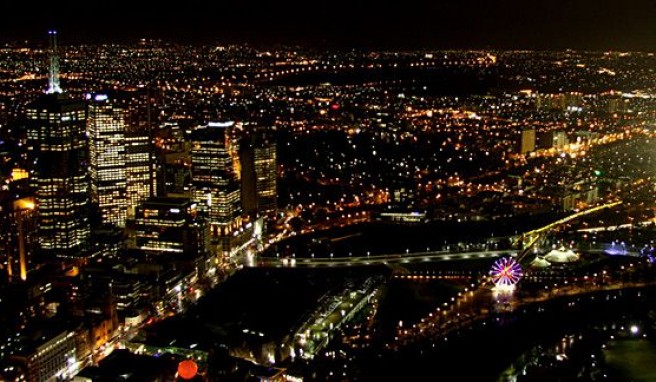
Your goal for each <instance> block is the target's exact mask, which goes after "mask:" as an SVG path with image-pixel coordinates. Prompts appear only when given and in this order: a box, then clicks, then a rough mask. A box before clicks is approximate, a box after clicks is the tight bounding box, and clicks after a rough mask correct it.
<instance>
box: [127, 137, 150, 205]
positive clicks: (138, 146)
mask: <svg viewBox="0 0 656 382" xmlns="http://www.w3.org/2000/svg"><path fill="white" fill-rule="evenodd" d="M156 171H157V169H156V164H155V161H154V159H153V153H152V149H151V144H150V137H149V136H148V134H143V133H140V132H128V133H126V135H125V175H126V178H127V189H126V199H127V207H128V208H127V211H128V217H130V218H132V217H134V211H135V208H136V207H137V206H138V205H139V203H141V202H143V201H144V200H146V199H148V198H149V197H151V196H153V195H154V194H155V188H154V183H153V182H154V179H155V173H156Z"/></svg>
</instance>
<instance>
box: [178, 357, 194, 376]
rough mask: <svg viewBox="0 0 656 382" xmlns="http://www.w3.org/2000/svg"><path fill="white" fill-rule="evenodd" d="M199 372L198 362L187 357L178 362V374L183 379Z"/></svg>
mask: <svg viewBox="0 0 656 382" xmlns="http://www.w3.org/2000/svg"><path fill="white" fill-rule="evenodd" d="M196 373H198V365H197V364H196V362H194V361H192V360H190V359H187V360H184V361H182V362H180V363H179V364H178V375H179V376H180V378H182V379H192V378H193V377H195V376H196Z"/></svg>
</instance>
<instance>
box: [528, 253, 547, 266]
mask: <svg viewBox="0 0 656 382" xmlns="http://www.w3.org/2000/svg"><path fill="white" fill-rule="evenodd" d="M550 265H551V263H550V262H548V261H547V260H545V259H544V257H540V256H536V257H535V259H533V261H531V264H529V267H531V268H547V267H549V266H550Z"/></svg>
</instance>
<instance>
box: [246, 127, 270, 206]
mask: <svg viewBox="0 0 656 382" xmlns="http://www.w3.org/2000/svg"><path fill="white" fill-rule="evenodd" d="M276 160H277V151H276V143H275V141H274V140H273V139H272V138H271V137H270V136H268V135H267V134H264V133H260V132H255V133H254V134H253V135H252V136H250V137H248V138H245V139H244V141H243V142H242V150H241V163H242V168H241V170H242V176H241V182H242V206H243V208H244V211H246V212H247V213H249V214H253V213H255V212H258V213H266V212H270V211H275V210H276V208H277V202H276V198H277V174H276Z"/></svg>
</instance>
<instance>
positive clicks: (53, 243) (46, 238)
mask: <svg viewBox="0 0 656 382" xmlns="http://www.w3.org/2000/svg"><path fill="white" fill-rule="evenodd" d="M56 39H57V35H56V32H54V31H51V32H50V74H49V77H48V90H47V91H46V94H44V95H42V96H41V97H39V98H38V99H37V100H36V101H34V102H33V103H31V104H30V105H28V106H27V123H28V125H27V127H28V132H27V135H28V137H27V138H28V150H30V151H31V154H32V158H33V167H34V168H33V171H34V177H33V180H34V183H33V185H34V187H35V189H36V203H37V209H38V232H39V243H40V247H41V248H40V250H41V253H42V254H43V255H44V256H45V257H46V258H50V259H52V258H54V257H59V258H66V259H77V260H80V259H82V258H84V257H86V256H87V255H88V243H89V235H90V228H89V197H88V184H89V182H88V172H87V166H88V163H87V141H86V136H85V130H86V122H85V107H84V102H82V101H78V100H74V99H72V98H71V97H70V96H68V95H67V94H65V93H63V92H62V90H61V88H60V86H59V59H58V57H57V41H56Z"/></svg>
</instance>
